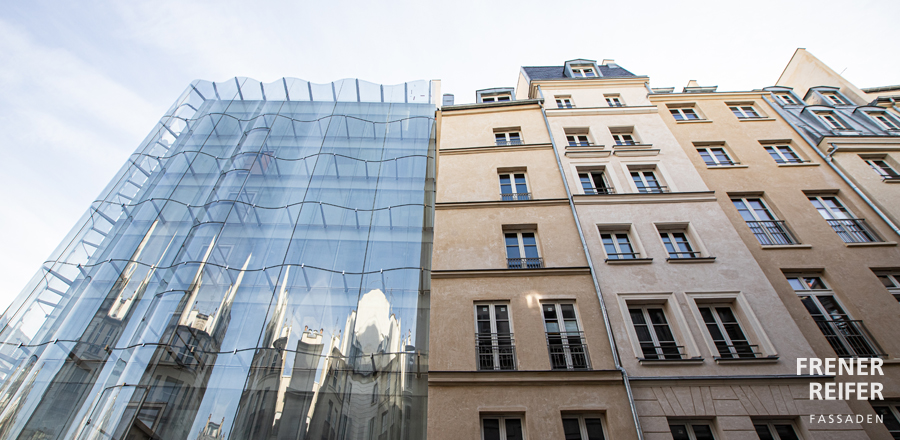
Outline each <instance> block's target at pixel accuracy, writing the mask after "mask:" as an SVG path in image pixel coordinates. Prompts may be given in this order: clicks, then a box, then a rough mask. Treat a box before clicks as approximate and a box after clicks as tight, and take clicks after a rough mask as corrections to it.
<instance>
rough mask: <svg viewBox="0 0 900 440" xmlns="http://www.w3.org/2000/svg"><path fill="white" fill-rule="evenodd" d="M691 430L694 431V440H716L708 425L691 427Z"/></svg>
mask: <svg viewBox="0 0 900 440" xmlns="http://www.w3.org/2000/svg"><path fill="white" fill-rule="evenodd" d="M691 428H693V429H694V438H696V439H697V440H716V438H715V437H713V433H712V428H710V426H709V425H691Z"/></svg>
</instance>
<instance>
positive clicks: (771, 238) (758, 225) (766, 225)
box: [747, 220, 800, 246]
mask: <svg viewBox="0 0 900 440" xmlns="http://www.w3.org/2000/svg"><path fill="white" fill-rule="evenodd" d="M747 226H749V227H750V232H752V233H753V235H755V236H756V239H757V240H759V244H761V245H763V246H773V245H780V244H799V243H800V242H799V241H797V239H796V238H794V235H793V234H791V231H790V230H789V229H788V228H787V225H786V224H785V222H784V220H762V221H747Z"/></svg>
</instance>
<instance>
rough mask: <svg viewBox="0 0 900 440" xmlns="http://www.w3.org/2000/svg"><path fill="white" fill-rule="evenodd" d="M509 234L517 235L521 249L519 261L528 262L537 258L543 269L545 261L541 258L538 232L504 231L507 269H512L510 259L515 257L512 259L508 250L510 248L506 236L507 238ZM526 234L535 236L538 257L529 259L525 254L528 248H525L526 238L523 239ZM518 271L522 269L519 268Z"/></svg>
mask: <svg viewBox="0 0 900 440" xmlns="http://www.w3.org/2000/svg"><path fill="white" fill-rule="evenodd" d="M507 234H516V240H517V243H518V248H519V259H520V260H527V259H529V258H537V259H538V262H540V266H541V267H542V266H543V260H542V257H541V248H540V246H539V245H538V235H537V231H536V230H504V231H503V252H504V254H505V255H506V259H507V268H510V267H509V259H510V258H513V257H510V256H509V250H508V246H507V244H506V238H507V237H506V236H507ZM524 234H531V235H533V236H534V249H535V251H536V252H537V257H527V256H526V253H525V248H526V246H525V239H524V237H523V235H524ZM517 269H521V267H517Z"/></svg>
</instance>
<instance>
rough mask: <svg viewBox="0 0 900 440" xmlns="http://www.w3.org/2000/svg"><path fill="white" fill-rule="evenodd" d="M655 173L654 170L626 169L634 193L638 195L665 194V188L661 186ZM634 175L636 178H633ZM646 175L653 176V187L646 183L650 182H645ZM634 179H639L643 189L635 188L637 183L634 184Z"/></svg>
mask: <svg viewBox="0 0 900 440" xmlns="http://www.w3.org/2000/svg"><path fill="white" fill-rule="evenodd" d="M656 171H657V170H656V168H636V169H631V168H629V169H628V177H630V178H631V184H632V185H634V189H635V191H636V192H638V193H640V194H660V193H664V192H667V191H666V190H667V188H666V186H665V185H663V184H662V181H661V180H660V179H659V176H658V175H657V173H656ZM635 173H637V174H638V176H635V175H634V174H635ZM646 173H650V175H651V176H653V181H654V183H655V185H649V184H648V182H650V180H647V174H646ZM635 177H638V178H639V179H640V181H641V184H642V185H643V187H638V186H637V182H635V180H634V178H635ZM648 188H651V189H650V190H648Z"/></svg>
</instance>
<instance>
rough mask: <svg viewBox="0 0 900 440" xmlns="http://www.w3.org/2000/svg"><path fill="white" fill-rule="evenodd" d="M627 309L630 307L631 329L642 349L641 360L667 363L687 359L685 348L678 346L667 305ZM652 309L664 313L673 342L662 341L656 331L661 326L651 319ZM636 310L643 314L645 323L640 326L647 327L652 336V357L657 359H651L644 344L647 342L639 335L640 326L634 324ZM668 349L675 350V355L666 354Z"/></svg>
mask: <svg viewBox="0 0 900 440" xmlns="http://www.w3.org/2000/svg"><path fill="white" fill-rule="evenodd" d="M627 307H628V319H629V321H631V328H632V329H633V330H634V335H635V337H636V338H637V343H638V346H639V347H640V349H641V351H640V354H641V356H643V357H642V358H640V359H641V360H658V361H665V360H684V359H685V353H683V351H684V350H683V349H684V347H683V346H680V345H678V337H677V334H676V332H675V330H673V328H672V327H673V326H672V320H671V319H670V318H669V316H668V315H667V314H666V307H665V304H627ZM650 309H654V310H656V309H659V311H660V312H661V313H662V317H663V319H665V321H666V322H665V323H664V325H665V327H666V329H667V330H668V332H669V334H671V336H672V340H671V341H660V339H659V334H658V333H657V330H656V329H657V327H659V326H660V324H656V323H654V322H653V319H652V318H651V314H650ZM634 310H640V312H641V316H642V318H643V319H644V323H643V324H640V325H643V326H646V327H647V333H648V334H649V335H650V343H652V344H653V347H651V348H652V349H653V350H654V351H655V353H654V354H652V355H653V356H656V357H653V358H651V357H649V356H650V355H648V354H647V353H646V352H645V351H644V347H643V344H645V343H646V342H644V341H641V340H640V335H639V333H638V329H637V326H638V324H637V323H635V322H634V318H633V316H632V311H634ZM663 343H671V344H670V345H668V346H664V345H662V344H663ZM667 347H668V348H674V349H675V353H672V352H668V353H667V352H666V348H667Z"/></svg>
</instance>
